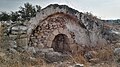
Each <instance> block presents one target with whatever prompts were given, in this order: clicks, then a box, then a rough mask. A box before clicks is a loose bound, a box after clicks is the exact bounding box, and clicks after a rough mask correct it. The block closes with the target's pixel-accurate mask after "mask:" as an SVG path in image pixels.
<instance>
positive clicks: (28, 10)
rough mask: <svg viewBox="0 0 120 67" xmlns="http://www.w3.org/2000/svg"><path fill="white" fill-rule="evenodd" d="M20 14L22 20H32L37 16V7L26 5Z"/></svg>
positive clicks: (21, 8)
mask: <svg viewBox="0 0 120 67" xmlns="http://www.w3.org/2000/svg"><path fill="white" fill-rule="evenodd" d="M18 12H19V13H20V16H21V19H22V20H23V21H24V20H30V18H32V17H34V16H35V15H36V10H35V7H34V6H32V5H31V4H29V3H25V4H24V7H20V10H19V11H18Z"/></svg>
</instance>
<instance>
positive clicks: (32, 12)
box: [0, 3, 41, 21]
mask: <svg viewBox="0 0 120 67" xmlns="http://www.w3.org/2000/svg"><path fill="white" fill-rule="evenodd" d="M40 11H41V7H40V6H39V5H35V6H33V5H32V4H30V3H25V4H24V6H23V7H22V6H20V7H19V10H18V11H15V12H13V11H11V12H10V13H7V12H1V13H0V21H9V20H11V21H25V20H30V18H32V17H35V16H36V13H37V12H40Z"/></svg>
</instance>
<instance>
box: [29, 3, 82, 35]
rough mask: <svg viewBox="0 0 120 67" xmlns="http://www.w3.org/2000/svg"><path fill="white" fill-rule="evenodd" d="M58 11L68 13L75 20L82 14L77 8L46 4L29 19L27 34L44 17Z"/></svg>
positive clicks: (58, 12)
mask: <svg viewBox="0 0 120 67" xmlns="http://www.w3.org/2000/svg"><path fill="white" fill-rule="evenodd" d="M60 13H62V14H64V15H69V17H71V18H73V19H77V20H78V19H80V17H81V16H82V15H83V13H82V12H78V11H77V10H74V9H72V8H70V7H68V6H66V5H58V4H51V5H48V6H47V7H46V8H44V9H42V10H41V11H40V13H38V14H36V17H34V18H32V19H30V21H29V23H30V24H29V25H28V31H27V34H28V35H29V34H31V33H32V31H33V30H34V29H35V28H36V27H37V26H38V25H39V23H40V22H42V21H44V20H45V19H46V18H48V17H51V16H53V15H55V14H60ZM81 23H82V22H81Z"/></svg>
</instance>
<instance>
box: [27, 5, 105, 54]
mask: <svg viewBox="0 0 120 67" xmlns="http://www.w3.org/2000/svg"><path fill="white" fill-rule="evenodd" d="M102 29H103V23H102V21H101V20H100V19H98V18H96V17H95V16H92V15H91V14H89V13H82V12H78V11H77V10H75V9H72V8H70V7H68V6H66V5H57V4H51V5H49V6H47V7H46V8H44V9H42V10H41V12H40V13H37V15H36V17H34V18H32V19H31V20H30V21H29V25H28V30H27V35H28V37H29V40H28V47H34V48H36V49H42V48H53V49H54V51H57V52H62V53H66V52H74V51H75V50H74V49H78V48H77V47H75V48H74V46H76V45H77V46H82V47H85V46H88V47H96V46H99V45H101V44H105V43H106V41H105V39H104V38H102V34H101V33H102Z"/></svg>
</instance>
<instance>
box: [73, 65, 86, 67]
mask: <svg viewBox="0 0 120 67" xmlns="http://www.w3.org/2000/svg"><path fill="white" fill-rule="evenodd" d="M74 67H84V64H75V65H74Z"/></svg>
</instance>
